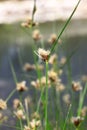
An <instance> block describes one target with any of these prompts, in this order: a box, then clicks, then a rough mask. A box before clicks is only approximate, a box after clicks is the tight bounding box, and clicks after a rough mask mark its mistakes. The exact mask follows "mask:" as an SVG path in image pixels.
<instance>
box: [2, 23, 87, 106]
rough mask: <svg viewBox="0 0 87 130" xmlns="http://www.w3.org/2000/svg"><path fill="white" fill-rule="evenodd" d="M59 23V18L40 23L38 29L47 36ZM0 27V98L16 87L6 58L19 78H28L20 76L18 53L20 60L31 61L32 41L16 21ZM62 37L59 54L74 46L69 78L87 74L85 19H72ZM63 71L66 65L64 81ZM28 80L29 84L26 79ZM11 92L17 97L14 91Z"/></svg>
mask: <svg viewBox="0 0 87 130" xmlns="http://www.w3.org/2000/svg"><path fill="white" fill-rule="evenodd" d="M57 25H58V26H57ZM62 25H63V23H62V22H61V21H60V22H55V23H54V24H53V23H46V24H42V25H41V26H40V30H41V33H42V34H45V37H46V38H48V37H49V34H51V33H53V32H59V31H60V30H61V27H62ZM80 27H81V28H82V30H81V28H80ZM0 28H1V29H0V98H3V99H6V98H7V96H8V95H9V93H10V92H11V91H12V90H13V89H14V88H15V83H14V80H13V76H12V71H11V66H10V62H9V61H10V60H11V62H12V64H13V66H14V70H15V73H16V75H17V78H18V80H19V81H21V80H27V78H25V77H24V76H23V72H22V68H21V64H20V60H19V55H21V58H22V63H25V62H30V63H33V57H32V55H33V52H32V42H33V41H32V40H31V39H30V31H28V30H23V29H22V28H21V27H20V26H19V24H14V25H0ZM26 31H27V32H28V35H27V34H26ZM81 31H82V32H81ZM62 39H63V46H62V47H61V48H59V50H58V54H59V57H61V55H65V56H69V55H71V53H72V52H73V51H74V50H76V51H75V53H74V54H73V56H72V58H71V60H70V65H71V72H72V79H74V80H78V79H80V77H81V76H82V75H84V74H85V75H87V27H86V21H84V22H81V21H80V22H78V24H77V21H76V22H75V21H73V22H71V24H70V25H69V27H68V30H66V31H65V33H64V35H63V37H62ZM45 42H46V41H45ZM31 74H32V73H31ZM66 75H67V71H66V67H65V74H64V75H63V80H64V82H66ZM27 81H28V84H29V79H28V80H27ZM31 93H32V92H31ZM14 96H15V97H16V96H17V95H14ZM11 101H12V99H11ZM10 104H11V103H10Z"/></svg>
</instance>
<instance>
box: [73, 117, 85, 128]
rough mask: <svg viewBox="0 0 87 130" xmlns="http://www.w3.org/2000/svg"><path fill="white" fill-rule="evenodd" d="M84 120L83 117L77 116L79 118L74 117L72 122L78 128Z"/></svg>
mask: <svg viewBox="0 0 87 130" xmlns="http://www.w3.org/2000/svg"><path fill="white" fill-rule="evenodd" d="M83 120H84V118H83V117H80V116H77V117H72V118H71V122H72V123H73V124H74V125H75V126H76V127H78V126H79V125H80V123H81V122H82V121H83Z"/></svg>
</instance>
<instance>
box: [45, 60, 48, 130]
mask: <svg viewBox="0 0 87 130" xmlns="http://www.w3.org/2000/svg"><path fill="white" fill-rule="evenodd" d="M45 96H46V105H45V130H47V125H48V123H47V122H48V113H47V107H48V61H46V95H45Z"/></svg>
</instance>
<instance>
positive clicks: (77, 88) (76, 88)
mask: <svg viewBox="0 0 87 130" xmlns="http://www.w3.org/2000/svg"><path fill="white" fill-rule="evenodd" d="M72 89H73V90H74V91H81V90H82V86H81V84H80V82H74V81H73V82H72Z"/></svg>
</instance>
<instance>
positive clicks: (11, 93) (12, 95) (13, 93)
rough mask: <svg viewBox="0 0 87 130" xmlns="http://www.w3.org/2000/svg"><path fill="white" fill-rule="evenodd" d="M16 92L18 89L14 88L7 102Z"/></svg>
mask: <svg viewBox="0 0 87 130" xmlns="http://www.w3.org/2000/svg"><path fill="white" fill-rule="evenodd" d="M15 92H16V89H14V90H13V91H12V92H11V93H10V94H9V96H8V97H7V99H6V102H8V100H9V99H10V98H11V97H12V96H13V94H14V93H15Z"/></svg>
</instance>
